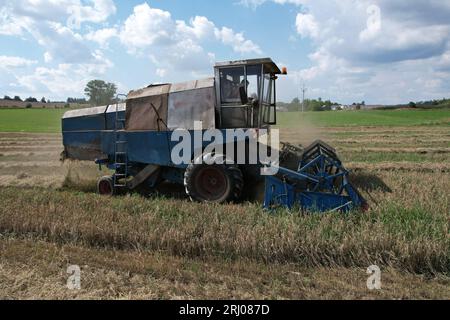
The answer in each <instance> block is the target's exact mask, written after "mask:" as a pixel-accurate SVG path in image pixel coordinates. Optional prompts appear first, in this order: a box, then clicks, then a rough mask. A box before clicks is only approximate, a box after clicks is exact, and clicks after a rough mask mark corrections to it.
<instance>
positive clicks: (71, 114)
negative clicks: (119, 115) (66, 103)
mask: <svg viewBox="0 0 450 320" xmlns="http://www.w3.org/2000/svg"><path fill="white" fill-rule="evenodd" d="M116 108H118V109H117V110H118V111H125V110H126V108H127V107H126V104H125V103H119V104H118V105H116V104H111V105H109V106H101V107H94V108H86V109H79V110H71V111H67V112H66V113H65V114H64V116H63V119H68V118H78V117H86V116H94V115H97V114H103V113H112V112H116Z"/></svg>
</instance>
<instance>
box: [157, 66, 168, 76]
mask: <svg viewBox="0 0 450 320" xmlns="http://www.w3.org/2000/svg"><path fill="white" fill-rule="evenodd" d="M156 74H157V75H158V76H159V77H161V78H164V77H165V76H166V75H167V70H166V69H162V68H158V69H156Z"/></svg>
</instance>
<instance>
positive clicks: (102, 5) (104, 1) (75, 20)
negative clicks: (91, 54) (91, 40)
mask: <svg viewBox="0 0 450 320" xmlns="http://www.w3.org/2000/svg"><path fill="white" fill-rule="evenodd" d="M34 1H35V0H34ZM90 2H92V3H93V5H91V6H84V5H82V4H81V3H77V4H73V5H71V6H69V7H68V12H69V14H70V16H69V18H68V24H69V25H73V26H74V27H75V28H80V26H81V24H82V23H83V22H94V23H100V22H103V21H106V20H107V19H108V18H109V16H111V15H113V14H115V13H116V10H117V9H116V6H115V4H114V1H113V0H91V1H90Z"/></svg>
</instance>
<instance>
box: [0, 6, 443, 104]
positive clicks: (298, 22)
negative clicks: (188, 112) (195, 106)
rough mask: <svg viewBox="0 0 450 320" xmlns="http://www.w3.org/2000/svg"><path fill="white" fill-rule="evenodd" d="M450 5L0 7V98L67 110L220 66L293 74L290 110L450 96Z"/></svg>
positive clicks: (282, 91)
mask: <svg viewBox="0 0 450 320" xmlns="http://www.w3.org/2000/svg"><path fill="white" fill-rule="evenodd" d="M449 39H450V0H444V1H443V0H428V1H426V0H421V1H420V0H359V1H357V0H228V1H226V0H224V1H207V0H194V1H186V0H149V1H143V0H140V1H139V0H132V1H123V0H14V1H13V0H0V95H4V94H7V95H10V96H14V95H20V96H22V97H23V98H24V97H26V96H30V95H31V96H36V97H39V98H40V97H42V96H44V97H47V98H50V99H52V100H65V99H66V98H67V97H68V96H71V97H81V96H83V88H84V86H85V84H86V83H87V82H88V81H89V80H91V79H97V78H99V79H104V80H107V81H112V82H115V83H117V84H118V85H119V89H120V91H121V92H128V91H129V90H131V89H136V88H139V87H143V86H146V85H149V84H151V83H158V82H177V81H184V80H190V79H196V78H203V77H208V76H211V75H212V65H213V64H214V62H215V61H222V60H233V59H242V58H254V57H272V58H273V59H274V60H275V61H276V62H277V63H278V64H279V65H280V66H287V67H288V70H289V75H288V76H285V77H281V78H280V81H279V87H278V92H279V100H282V101H290V100H291V99H293V98H294V97H296V96H298V94H299V93H298V92H299V87H300V86H301V85H302V84H303V83H304V84H305V85H306V86H307V88H308V94H307V95H308V97H310V98H318V97H322V98H323V99H331V100H334V101H338V102H341V103H352V102H357V101H363V100H364V101H366V103H368V104H379V103H383V104H388V103H402V102H409V101H419V100H428V99H435V98H443V97H449V96H450V81H449V76H450V40H449Z"/></svg>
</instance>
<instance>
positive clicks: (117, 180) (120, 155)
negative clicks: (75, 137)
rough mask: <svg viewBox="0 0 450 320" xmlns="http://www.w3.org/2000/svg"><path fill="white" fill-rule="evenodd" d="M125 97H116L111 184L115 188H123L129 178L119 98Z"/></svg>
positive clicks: (126, 148)
mask: <svg viewBox="0 0 450 320" xmlns="http://www.w3.org/2000/svg"><path fill="white" fill-rule="evenodd" d="M120 97H125V98H126V97H127V96H126V95H124V94H118V95H117V97H116V110H115V121H114V143H115V145H114V168H115V173H114V175H113V182H114V187H115V188H125V187H126V186H127V184H126V180H127V178H128V177H129V172H128V169H129V165H128V141H127V135H126V132H125V120H126V119H125V116H123V117H122V118H121V117H120V111H119V98H120Z"/></svg>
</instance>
